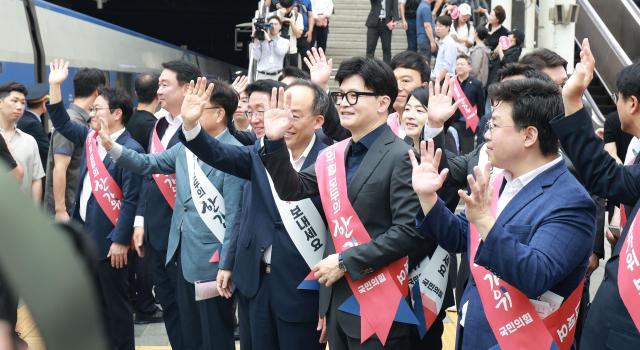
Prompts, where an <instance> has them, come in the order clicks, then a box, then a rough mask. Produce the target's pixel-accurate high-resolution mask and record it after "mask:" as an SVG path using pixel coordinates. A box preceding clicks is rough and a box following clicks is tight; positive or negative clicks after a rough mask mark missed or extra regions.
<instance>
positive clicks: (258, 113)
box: [242, 111, 264, 119]
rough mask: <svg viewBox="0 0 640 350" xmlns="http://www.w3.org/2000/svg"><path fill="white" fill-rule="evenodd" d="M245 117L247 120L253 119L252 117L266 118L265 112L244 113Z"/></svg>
mask: <svg viewBox="0 0 640 350" xmlns="http://www.w3.org/2000/svg"><path fill="white" fill-rule="evenodd" d="M242 114H243V115H244V117H245V118H247V119H251V118H252V117H256V118H264V111H255V112H249V111H246V112H244V113H242Z"/></svg>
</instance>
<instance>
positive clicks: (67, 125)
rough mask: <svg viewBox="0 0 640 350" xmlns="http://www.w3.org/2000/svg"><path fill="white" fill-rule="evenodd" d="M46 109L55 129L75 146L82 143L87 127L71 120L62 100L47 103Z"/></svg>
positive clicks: (87, 132)
mask: <svg viewBox="0 0 640 350" xmlns="http://www.w3.org/2000/svg"><path fill="white" fill-rule="evenodd" d="M47 111H49V117H51V121H52V122H53V127H54V128H55V129H56V131H58V132H59V133H60V134H62V136H64V137H66V138H67V139H69V141H71V142H73V143H74V144H76V145H77V146H80V145H83V144H84V141H85V140H86V138H87V135H88V134H89V128H87V127H86V126H83V125H80V124H77V123H74V122H73V121H71V119H70V118H69V114H68V113H67V111H66V110H65V108H64V105H63V104H62V102H58V103H55V104H47Z"/></svg>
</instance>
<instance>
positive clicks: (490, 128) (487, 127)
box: [484, 120, 515, 134]
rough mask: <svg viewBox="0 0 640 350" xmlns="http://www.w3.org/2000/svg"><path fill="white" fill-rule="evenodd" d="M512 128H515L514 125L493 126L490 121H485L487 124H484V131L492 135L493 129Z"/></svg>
mask: <svg viewBox="0 0 640 350" xmlns="http://www.w3.org/2000/svg"><path fill="white" fill-rule="evenodd" d="M512 127H515V125H495V124H493V122H492V121H491V120H489V121H487V124H485V127H484V129H485V130H489V132H490V133H492V134H493V129H500V128H512Z"/></svg>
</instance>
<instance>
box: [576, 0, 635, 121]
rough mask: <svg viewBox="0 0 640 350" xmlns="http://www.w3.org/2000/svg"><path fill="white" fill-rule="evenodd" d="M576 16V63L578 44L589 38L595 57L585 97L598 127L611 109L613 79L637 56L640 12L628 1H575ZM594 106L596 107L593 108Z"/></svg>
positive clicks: (613, 88) (613, 91)
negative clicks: (591, 79)
mask: <svg viewBox="0 0 640 350" xmlns="http://www.w3.org/2000/svg"><path fill="white" fill-rule="evenodd" d="M577 2H578V4H579V5H580V14H579V16H578V20H577V22H576V27H575V32H576V34H575V39H576V41H575V43H576V55H575V58H576V62H577V61H579V60H580V55H579V51H580V44H581V43H582V39H583V38H589V43H590V45H591V51H592V52H593V55H594V57H595V58H596V72H595V76H594V79H593V81H592V82H591V85H589V88H588V93H586V94H585V98H586V99H587V101H588V102H589V104H591V107H592V110H593V111H594V113H593V115H592V119H593V122H594V124H595V125H598V126H601V125H602V123H603V122H604V116H605V115H606V114H608V113H610V112H612V111H614V110H615V104H614V102H613V101H614V100H613V94H614V93H615V90H616V89H615V82H616V76H617V74H618V72H620V70H622V68H623V67H625V66H627V65H629V64H631V62H632V58H637V57H640V46H638V45H635V43H634V38H636V40H637V38H638V37H640V10H639V9H638V7H637V6H636V4H635V3H634V2H633V1H631V0H578V1H577ZM594 107H597V108H594Z"/></svg>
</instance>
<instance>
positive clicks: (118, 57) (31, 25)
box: [0, 0, 243, 104]
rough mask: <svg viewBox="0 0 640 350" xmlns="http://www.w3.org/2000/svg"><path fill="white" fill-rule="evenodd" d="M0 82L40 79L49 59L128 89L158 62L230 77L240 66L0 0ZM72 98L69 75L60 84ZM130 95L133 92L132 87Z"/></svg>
mask: <svg viewBox="0 0 640 350" xmlns="http://www.w3.org/2000/svg"><path fill="white" fill-rule="evenodd" d="M0 33H2V38H3V39H2V40H0V84H3V83H6V82H9V81H18V82H20V83H22V84H24V85H26V86H29V85H32V84H35V83H38V82H46V81H47V75H48V71H49V66H48V64H49V62H51V61H52V60H53V59H54V58H63V59H65V60H68V61H69V62H70V68H69V73H70V74H69V75H70V76H73V74H74V73H75V71H77V70H78V69H79V68H82V67H92V68H98V69H101V70H102V71H104V72H105V75H106V77H107V81H108V85H109V86H112V87H115V86H117V87H121V88H124V89H125V90H127V91H129V92H130V93H132V92H133V87H134V81H135V78H136V77H137V76H138V75H139V74H141V73H158V72H160V71H161V70H162V63H163V62H166V61H171V60H184V61H187V62H190V63H193V64H195V65H196V66H198V67H199V68H200V71H201V72H202V73H203V74H204V75H205V76H207V77H209V78H216V79H221V80H227V81H229V80H231V78H232V77H233V76H234V74H236V72H239V71H242V70H243V68H241V67H238V66H236V65H233V64H230V63H227V62H223V61H221V60H217V59H214V58H211V57H208V56H205V55H202V54H199V53H197V52H194V51H191V50H188V49H186V48H182V47H179V46H176V45H173V44H170V43H167V42H165V41H162V40H159V39H156V38H153V37H150V36H148V35H144V34H141V33H138V32H135V31H132V30H129V29H126V28H123V27H120V26H118V25H114V24H112V23H109V22H106V21H103V20H100V19H97V18H94V17H91V16H87V15H85V14H82V13H79V12H76V11H73V10H70V9H67V8H64V7H61V6H58V5H55V4H52V3H49V2H46V1H42V0H0ZM62 92H63V96H64V100H65V104H68V103H70V102H71V101H73V84H72V79H67V81H66V82H65V83H64V84H63V86H62ZM132 96H133V93H132Z"/></svg>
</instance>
